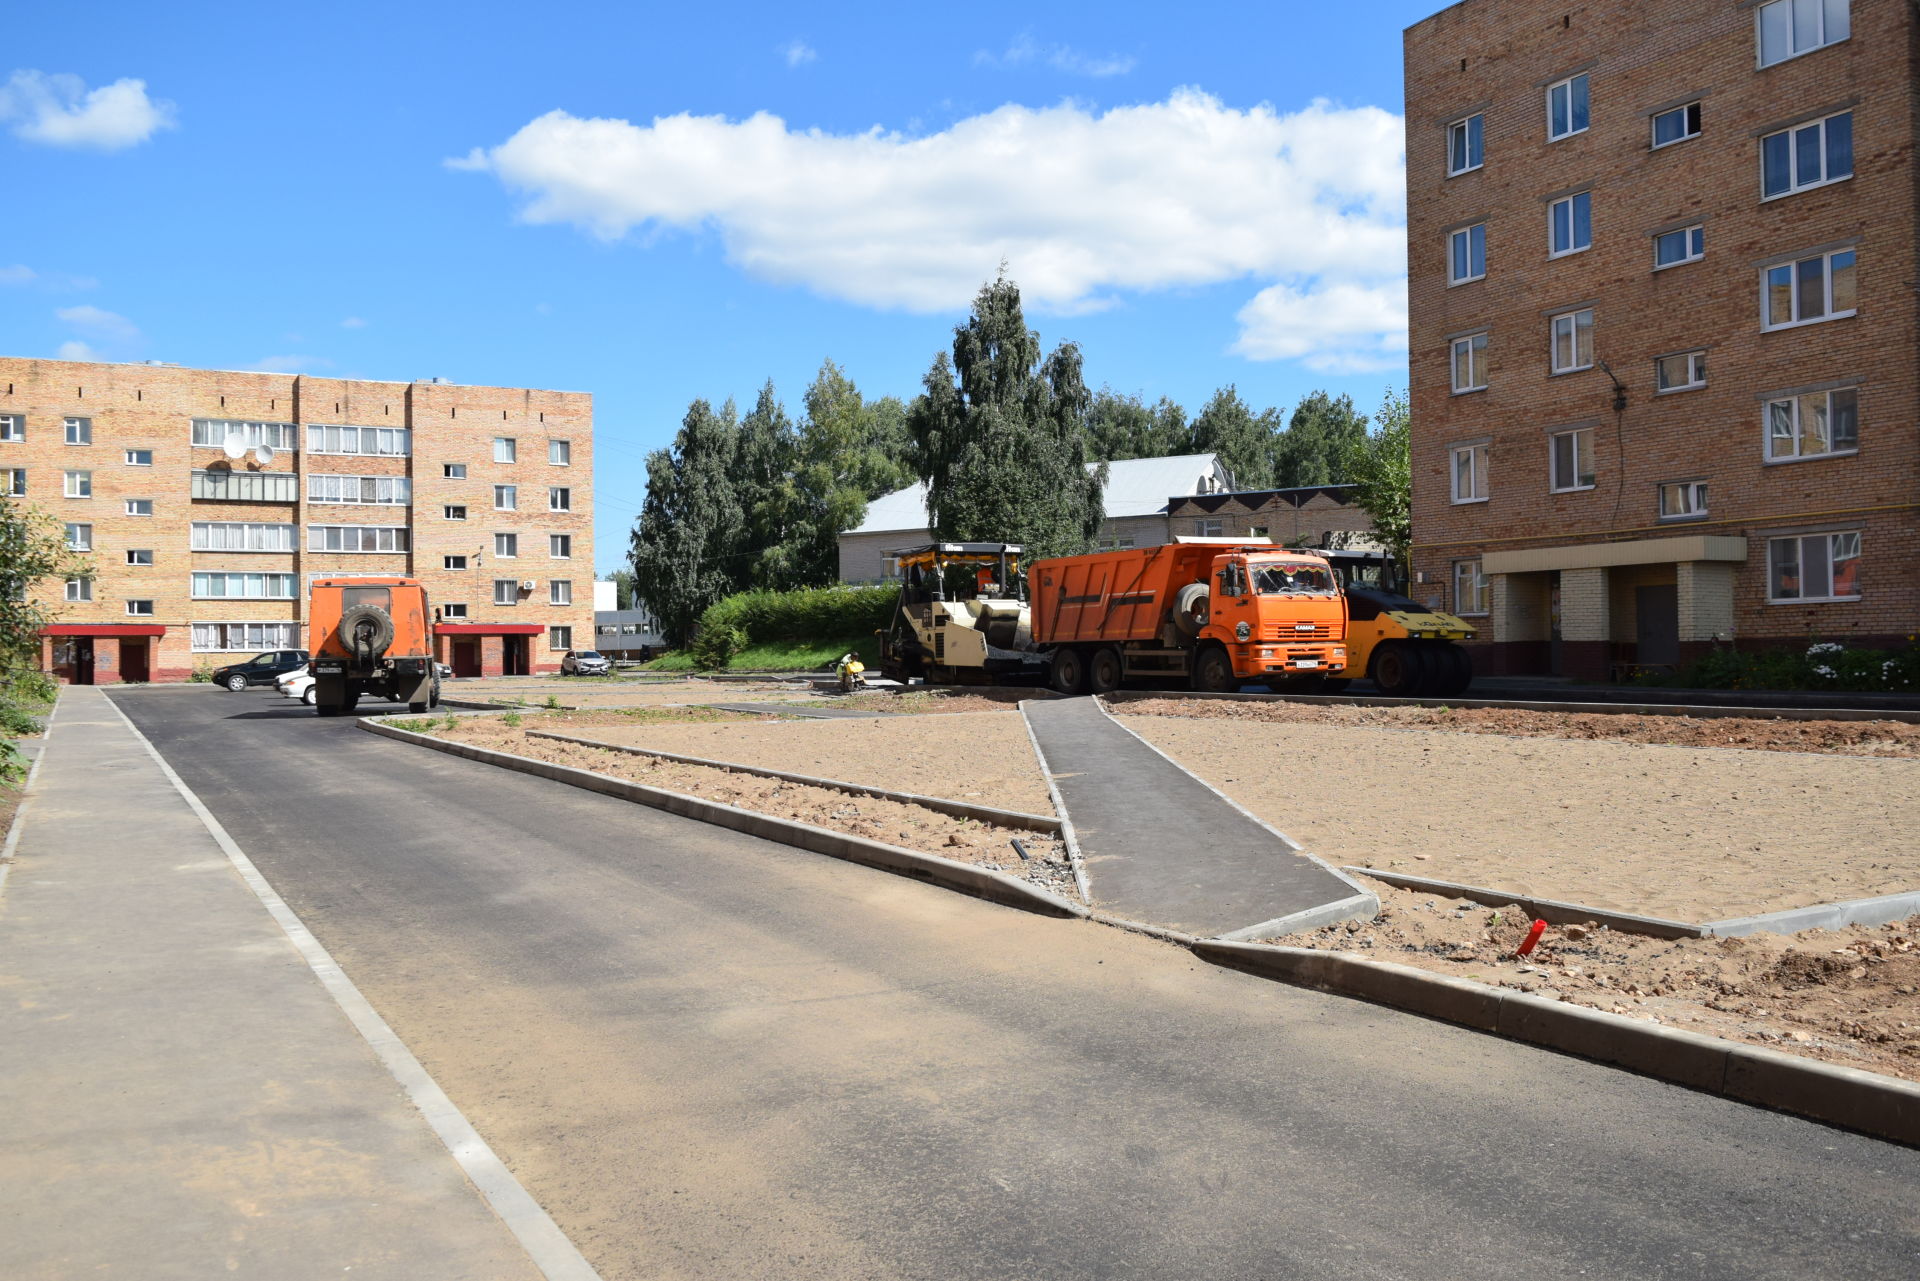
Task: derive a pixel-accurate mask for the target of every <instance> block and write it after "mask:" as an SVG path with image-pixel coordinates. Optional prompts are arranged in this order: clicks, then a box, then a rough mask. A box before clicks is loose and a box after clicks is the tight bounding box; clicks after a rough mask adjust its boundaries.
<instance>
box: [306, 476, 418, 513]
mask: <svg viewBox="0 0 1920 1281" xmlns="http://www.w3.org/2000/svg"><path fill="white" fill-rule="evenodd" d="M307 501H308V502H310V503H355V504H371V505H374V506H380V507H401V506H405V505H406V504H407V503H410V502H412V501H413V482H412V481H410V480H408V479H407V478H406V477H405V476H336V475H333V474H331V473H327V472H312V473H309V474H308V476H307Z"/></svg>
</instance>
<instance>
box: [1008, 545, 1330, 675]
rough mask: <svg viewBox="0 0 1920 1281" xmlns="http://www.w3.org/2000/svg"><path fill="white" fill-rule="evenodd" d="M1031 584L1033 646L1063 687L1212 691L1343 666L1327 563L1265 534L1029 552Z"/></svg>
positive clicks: (1310, 553) (1028, 587)
mask: <svg viewBox="0 0 1920 1281" xmlns="http://www.w3.org/2000/svg"><path fill="white" fill-rule="evenodd" d="M1027 591H1028V596H1029V598H1030V599H1031V601H1032V610H1033V644H1034V648H1035V649H1038V650H1040V651H1042V652H1044V653H1046V654H1047V655H1048V656H1049V664H1048V683H1049V684H1051V685H1052V686H1053V688H1055V689H1057V690H1059V691H1060V692H1061V693H1063V694H1078V693H1083V692H1087V691H1091V692H1093V693H1096V694H1101V693H1105V692H1106V691H1108V690H1111V689H1116V688H1118V687H1119V686H1121V685H1123V684H1126V683H1129V682H1131V681H1133V680H1136V679H1137V680H1141V681H1166V680H1169V679H1179V680H1184V681H1186V682H1187V683H1188V684H1189V685H1190V686H1191V687H1192V688H1193V689H1197V690H1206V691H1209V692H1214V693H1219V692H1225V691H1231V690H1235V689H1238V688H1239V687H1240V685H1241V683H1242V682H1254V681H1258V682H1260V683H1263V684H1270V685H1273V686H1275V687H1276V688H1279V687H1285V686H1294V687H1296V688H1298V687H1306V688H1312V687H1315V686H1317V685H1318V684H1319V683H1320V682H1321V681H1323V680H1325V679H1326V678H1327V677H1329V676H1335V677H1338V676H1341V675H1344V674H1345V670H1346V666H1347V648H1346V639H1347V602H1346V598H1345V597H1344V596H1342V595H1341V594H1340V587H1339V584H1338V583H1336V582H1335V581H1334V577H1333V570H1332V568H1331V567H1330V566H1329V565H1328V564H1327V562H1326V561H1325V560H1324V559H1322V558H1321V557H1320V556H1318V555H1315V554H1314V553H1312V552H1296V551H1289V550H1287V549H1286V548H1282V547H1275V546H1274V545H1273V543H1272V542H1271V541H1270V540H1268V539H1230V538H1181V539H1178V540H1176V541H1175V542H1172V543H1167V544H1165V545H1163V546H1160V547H1142V548H1135V549H1131V550H1125V551H1113V552H1095V553H1093V554H1092V555H1090V556H1061V557H1057V558H1055V559H1052V560H1041V561H1035V562H1033V563H1032V564H1031V565H1029V566H1028V568H1027Z"/></svg>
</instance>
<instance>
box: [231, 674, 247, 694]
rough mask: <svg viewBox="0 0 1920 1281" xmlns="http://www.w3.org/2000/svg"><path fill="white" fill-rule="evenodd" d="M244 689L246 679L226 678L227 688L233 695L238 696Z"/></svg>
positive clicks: (239, 677)
mask: <svg viewBox="0 0 1920 1281" xmlns="http://www.w3.org/2000/svg"><path fill="white" fill-rule="evenodd" d="M246 687H247V678H246V677H244V676H239V675H234V676H229V677H227V688H228V689H230V690H232V691H233V692H234V693H236V694H238V693H240V692H241V691H243V690H245V689H246Z"/></svg>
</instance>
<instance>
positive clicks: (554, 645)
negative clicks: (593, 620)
mask: <svg viewBox="0 0 1920 1281" xmlns="http://www.w3.org/2000/svg"><path fill="white" fill-rule="evenodd" d="M547 648H548V649H572V648H573V628H571V627H549V628H547Z"/></svg>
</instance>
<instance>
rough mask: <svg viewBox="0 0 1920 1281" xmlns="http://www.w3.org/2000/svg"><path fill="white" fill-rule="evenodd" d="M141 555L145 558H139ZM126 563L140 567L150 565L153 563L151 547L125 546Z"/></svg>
mask: <svg viewBox="0 0 1920 1281" xmlns="http://www.w3.org/2000/svg"><path fill="white" fill-rule="evenodd" d="M142 556H144V557H146V559H145V560H141V559H139V558H140V557H142ZM127 564H129V565H133V566H137V567H140V568H149V567H151V566H152V565H153V548H151V547H129V548H127Z"/></svg>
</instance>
